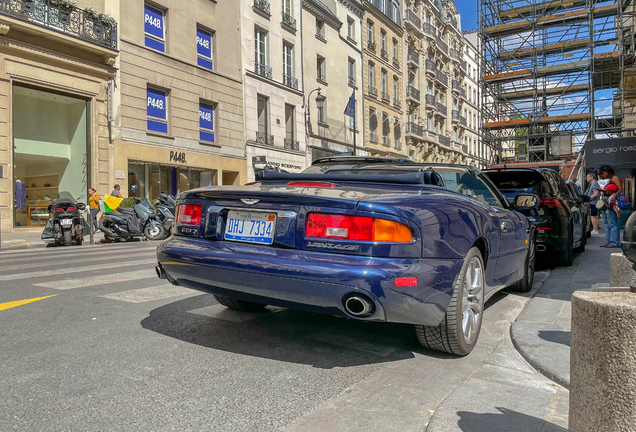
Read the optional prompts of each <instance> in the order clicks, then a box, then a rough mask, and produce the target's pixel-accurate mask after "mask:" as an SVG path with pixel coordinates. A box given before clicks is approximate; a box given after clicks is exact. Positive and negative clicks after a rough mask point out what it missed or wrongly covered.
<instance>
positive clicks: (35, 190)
mask: <svg viewBox="0 0 636 432" xmlns="http://www.w3.org/2000/svg"><path fill="white" fill-rule="evenodd" d="M12 106H13V129H12V131H13V188H12V189H13V191H12V192H13V198H14V201H13V204H14V205H13V206H12V208H13V209H14V225H15V226H33V225H44V224H46V221H47V219H48V213H47V212H46V208H47V206H48V205H49V204H50V202H49V201H48V200H47V198H49V199H54V198H55V197H57V196H58V195H59V194H60V193H62V192H68V193H70V194H71V195H72V196H73V197H74V198H79V197H80V196H81V195H87V188H88V184H87V180H88V179H87V173H88V167H87V162H86V161H87V160H91V157H90V150H89V148H90V146H89V145H88V142H87V122H88V118H89V115H88V112H87V109H86V101H85V100H83V99H77V98H74V97H71V96H67V95H63V94H58V93H52V92H48V91H43V90H36V89H32V88H25V87H19V86H14V87H13V103H12ZM10 190H11V189H10ZM98 192H99V193H100V194H105V193H108V192H110V191H105V190H103V191H98ZM82 201H83V202H84V203H86V200H85V199H84V200H82Z"/></svg>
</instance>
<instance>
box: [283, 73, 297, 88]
mask: <svg viewBox="0 0 636 432" xmlns="http://www.w3.org/2000/svg"><path fill="white" fill-rule="evenodd" d="M283 85H286V86H287V87H291V88H293V89H295V90H298V78H294V77H293V76H290V75H285V74H283Z"/></svg>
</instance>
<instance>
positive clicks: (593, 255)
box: [511, 234, 620, 388]
mask: <svg viewBox="0 0 636 432" xmlns="http://www.w3.org/2000/svg"><path fill="white" fill-rule="evenodd" d="M604 243H605V236H604V235H603V234H601V235H599V236H593V237H591V238H589V239H588V244H587V248H586V250H585V253H582V254H578V256H577V257H576V258H575V260H574V264H573V265H572V266H571V267H558V268H556V269H554V270H552V272H551V273H550V276H549V277H548V279H547V280H546V281H545V283H544V284H543V286H542V287H541V288H540V289H539V290H538V292H537V293H536V295H535V296H534V298H533V299H532V300H531V301H530V302H529V303H528V305H527V306H526V307H525V309H524V310H523V312H521V314H520V315H519V317H518V318H517V320H516V321H515V322H514V323H513V324H512V327H511V336H512V341H513V343H514V346H515V347H516V348H517V350H518V351H519V353H521V355H522V356H523V357H524V358H525V359H526V360H527V361H528V363H530V364H531V365H532V366H533V367H534V368H536V369H537V370H538V371H539V372H541V373H542V374H543V375H545V376H546V377H548V378H550V379H552V380H554V381H556V382H557V383H559V384H561V385H562V386H564V387H566V388H569V387H570V330H571V326H570V322H571V312H572V309H571V303H570V300H571V297H572V293H573V292H574V291H576V290H580V289H589V288H593V287H602V286H609V282H610V255H611V254H612V253H613V252H618V251H620V250H619V249H606V248H601V247H599V246H600V245H601V244H604Z"/></svg>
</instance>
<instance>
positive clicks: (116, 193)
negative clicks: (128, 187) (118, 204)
mask: <svg viewBox="0 0 636 432" xmlns="http://www.w3.org/2000/svg"><path fill="white" fill-rule="evenodd" d="M110 195H111V196H114V197H115V198H123V196H121V188H120V187H119V185H118V184H116V185H115V186H113V191H112V192H111V193H110Z"/></svg>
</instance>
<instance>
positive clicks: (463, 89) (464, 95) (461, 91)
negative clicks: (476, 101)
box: [459, 88, 466, 99]
mask: <svg viewBox="0 0 636 432" xmlns="http://www.w3.org/2000/svg"><path fill="white" fill-rule="evenodd" d="M459 94H460V95H461V96H462V97H463V98H464V99H466V89H465V88H461V89H459Z"/></svg>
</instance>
